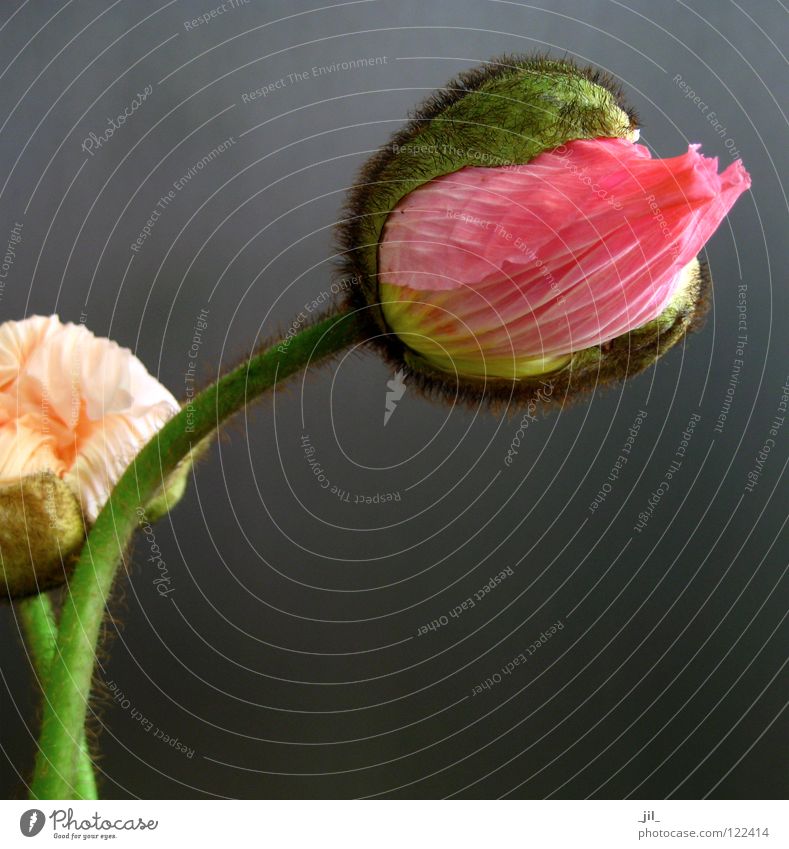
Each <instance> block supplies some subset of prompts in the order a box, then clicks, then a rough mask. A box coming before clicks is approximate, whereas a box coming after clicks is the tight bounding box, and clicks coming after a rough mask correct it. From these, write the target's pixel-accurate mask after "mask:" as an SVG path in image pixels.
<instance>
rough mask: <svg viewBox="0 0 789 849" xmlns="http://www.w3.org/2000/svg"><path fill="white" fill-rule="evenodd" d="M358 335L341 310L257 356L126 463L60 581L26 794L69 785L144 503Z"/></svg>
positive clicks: (53, 793)
mask: <svg viewBox="0 0 789 849" xmlns="http://www.w3.org/2000/svg"><path fill="white" fill-rule="evenodd" d="M363 338H364V331H363V328H362V325H361V323H360V322H359V321H358V320H357V318H356V316H355V314H353V313H351V312H341V313H337V314H335V315H331V316H329V317H328V318H325V319H324V320H323V321H321V322H319V323H318V324H315V325H314V326H312V327H308V328H307V329H305V330H302V331H301V332H300V333H298V334H296V335H295V336H292V337H291V338H290V339H288V340H286V341H283V342H280V343H279V344H278V345H274V346H272V347H271V348H268V349H267V350H265V351H263V352H262V353H259V354H256V355H255V356H253V357H252V358H251V359H250V360H249V361H248V362H246V363H244V364H243V365H241V366H239V367H238V368H236V369H235V370H234V371H232V372H230V373H229V374H227V375H225V376H224V377H222V378H221V379H220V380H218V381H217V382H216V383H215V384H213V385H212V386H209V387H208V389H206V390H204V391H203V392H201V393H200V394H199V395H196V396H195V397H194V398H193V399H192V401H191V402H190V404H189V405H188V406H187V407H186V408H184V409H183V410H181V412H180V413H178V414H177V415H176V416H174V417H173V418H172V419H170V420H169V421H168V422H167V423H166V424H165V425H164V427H162V429H161V430H160V431H159V432H158V433H157V434H156V436H154V437H153V439H151V441H150V442H148V444H147V445H146V446H145V447H144V448H143V449H142V451H140V453H139V454H138V455H137V457H136V458H135V459H134V460H133V461H132V463H131V464H130V465H129V467H128V468H127V469H126V471H125V472H124V473H123V476H122V477H121V479H120V480H119V481H118V483H117V485H116V486H115V489H114V490H113V491H112V494H111V495H110V498H109V500H108V501H107V503H106V504H105V506H104V508H103V510H102V511H101V513H100V514H99V516H98V518H97V519H96V523H95V524H94V525H93V528H92V529H91V531H90V534H89V535H88V538H87V540H86V542H85V546H84V548H83V549H82V553H81V555H80V559H79V562H78V563H77V566H76V569H75V571H74V574H73V576H72V578H71V580H70V581H69V585H68V590H69V591H68V594H67V596H66V600H65V603H64V606H63V612H62V615H61V618H60V630H59V634H58V645H57V652H56V654H55V656H54V657H53V658H52V666H51V671H50V675H49V676H48V680H47V687H46V692H45V698H44V713H43V719H42V723H41V736H40V739H39V748H38V755H37V757H36V768H35V773H34V775H33V782H32V786H31V790H30V795H31V798H33V799H69V798H72V797H73V795H74V794H75V793H76V791H77V781H76V775H77V764H78V762H79V757H80V740H81V734H82V730H83V726H84V722H85V714H86V711H87V706H88V697H89V694H90V686H91V678H92V675H93V666H94V661H95V656H96V644H97V641H98V636H99V630H100V627H101V622H102V619H103V617H104V609H105V605H106V601H107V597H108V595H109V592H110V589H111V587H112V582H113V579H114V578H115V573H116V571H117V568H118V564H119V562H120V560H121V558H122V556H123V552H124V551H125V549H126V546H127V545H128V543H129V540H130V539H131V537H132V534H133V533H134V530H135V528H137V526H138V524H139V523H140V521H141V520H142V521H144V520H145V507H146V505H147V504H148V502H149V501H150V499H151V498H152V496H154V494H155V493H156V491H157V490H158V489H159V488H160V487H161V485H162V482H163V481H164V480H165V478H166V477H167V475H168V474H170V473H171V472H172V471H173V470H174V469H175V467H176V465H177V464H178V463H179V462H180V461H181V460H182V459H183V458H184V457H186V456H188V455H189V454H190V452H191V451H192V449H193V448H194V447H196V446H197V444H198V443H199V442H200V440H201V439H203V438H204V437H206V436H208V435H209V434H210V433H212V432H213V431H214V430H215V429H216V428H217V427H219V425H220V424H221V423H222V422H223V421H224V420H225V419H227V418H228V417H229V416H231V415H233V413H236V412H238V411H239V410H240V409H242V408H243V407H244V405H245V404H247V403H248V402H249V401H251V400H252V399H254V398H256V397H257V396H258V395H260V394H261V393H262V392H264V391H265V390H266V389H268V388H270V387H271V386H273V385H274V384H275V383H276V382H278V381H279V380H282V379H283V378H285V377H288V376H289V375H292V374H294V373H295V372H297V371H300V370H302V369H303V368H305V367H306V366H308V365H309V364H310V363H314V362H317V361H319V360H322V359H323V358H325V357H328V356H330V355H331V354H334V353H336V352H338V351H341V350H343V349H344V348H346V347H348V346H349V345H351V344H353V343H354V342H358V341H361V340H362V339H363Z"/></svg>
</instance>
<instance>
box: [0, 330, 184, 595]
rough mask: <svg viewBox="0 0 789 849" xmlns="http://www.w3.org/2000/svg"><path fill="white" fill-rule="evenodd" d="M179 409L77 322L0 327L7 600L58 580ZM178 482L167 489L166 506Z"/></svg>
mask: <svg viewBox="0 0 789 849" xmlns="http://www.w3.org/2000/svg"><path fill="white" fill-rule="evenodd" d="M178 410H179V405H178V402H177V401H176V400H175V398H174V397H173V396H172V395H171V394H170V393H169V392H168V391H167V389H165V388H164V386H162V385H161V384H160V383H159V382H158V381H157V380H156V379H155V378H153V377H152V376H151V375H150V374H148V372H147V371H146V369H145V367H144V366H143V364H142V363H141V362H140V361H139V360H138V359H137V358H136V357H135V356H134V355H133V354H132V353H131V351H129V350H127V349H125V348H121V347H119V346H118V345H117V344H116V343H115V342H112V341H110V340H109V339H103V338H98V337H96V336H94V335H93V334H92V333H91V332H90V331H89V330H87V328H85V327H84V326H82V325H74V324H61V322H60V320H59V319H58V317H57V316H49V317H44V316H33V317H32V318H28V319H25V320H24V321H7V322H5V323H4V324H2V325H0V570H1V571H2V579H3V580H4V583H5V585H6V586H5V589H6V590H7V592H8V594H9V595H11V596H12V597H17V596H20V595H25V594H29V593H33V592H38V591H41V590H42V589H46V588H48V587H49V586H52V585H55V584H57V583H62V581H63V580H65V577H66V572H67V567H68V566H69V565H70V562H71V560H72V558H73V555H75V554H76V552H77V551H78V550H79V549H80V547H81V545H82V542H83V539H84V536H85V531H86V529H87V528H88V527H89V526H90V525H91V524H92V523H93V521H94V520H95V519H96V516H97V515H98V514H99V511H100V510H101V508H102V507H103V506H104V504H105V502H106V501H107V498H108V497H109V494H110V492H111V490H112V488H113V487H114V485H115V483H116V482H117V480H118V479H119V478H120V476H121V474H122V473H123V471H124V470H125V468H126V466H127V465H128V464H129V463H130V462H131V460H132V459H133V458H134V457H135V455H136V454H137V452H138V451H139V450H140V448H142V446H143V445H144V444H145V443H146V442H147V441H148V440H149V439H150V437H151V436H153V434H154V433H156V432H157V431H158V430H159V428H160V427H161V426H162V425H163V424H164V422H165V421H166V420H167V419H168V418H170V417H171V416H172V415H173V414H174V413H176V412H177V411H178ZM181 477H182V476H181V473H180V470H179V475H178V476H177V477H176V478H175V479H174V480H173V482H172V486H171V484H170V482H169V481H168V482H167V489H168V496H169V499H167V501H168V503H169V504H170V506H172V505H173V504H174V503H175V502H176V501H177V500H178V497H179V496H180V492H182V491H183V480H182V479H181ZM158 500H163V499H162V498H161V497H160V498H159V499H158ZM154 508H155V510H160V505H158V501H157V504H155V505H154ZM152 518H153V517H152Z"/></svg>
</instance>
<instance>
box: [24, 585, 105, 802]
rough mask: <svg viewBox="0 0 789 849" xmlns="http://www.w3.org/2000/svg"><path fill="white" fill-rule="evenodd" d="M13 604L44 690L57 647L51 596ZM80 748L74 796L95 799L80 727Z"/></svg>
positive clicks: (39, 596) (55, 623)
mask: <svg viewBox="0 0 789 849" xmlns="http://www.w3.org/2000/svg"><path fill="white" fill-rule="evenodd" d="M16 607H17V612H18V613H19V621H20V622H21V623H22V630H23V631H24V633H25V642H26V643H27V646H28V648H29V650H30V656H31V658H32V660H33V668H34V669H35V673H36V677H37V678H38V685H39V687H40V688H41V690H42V691H46V681H47V676H48V675H49V670H50V666H51V664H52V658H53V657H54V656H55V652H56V650H57V637H58V623H57V619H56V618H55V610H54V608H53V607H52V600H51V599H50V597H49V596H48V595H46V594H45V593H39V594H38V595H35V596H31V597H29V598H26V599H23V600H22V601H20V602H18V603H17V605H16ZM80 750H81V751H80V755H79V759H78V761H77V773H76V776H75V779H74V790H75V796H76V798H78V799H98V798H99V795H98V790H97V788H96V776H95V775H94V773H93V763H92V761H91V758H90V750H89V748H88V741H87V738H86V737H85V729H84V728H83V729H82V734H81V739H80Z"/></svg>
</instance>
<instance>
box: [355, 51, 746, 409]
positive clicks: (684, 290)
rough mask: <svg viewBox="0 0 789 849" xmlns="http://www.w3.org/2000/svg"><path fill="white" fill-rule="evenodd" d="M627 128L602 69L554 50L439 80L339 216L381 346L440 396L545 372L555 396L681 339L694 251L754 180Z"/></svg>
mask: <svg viewBox="0 0 789 849" xmlns="http://www.w3.org/2000/svg"><path fill="white" fill-rule="evenodd" d="M636 136H637V133H636V128H635V118H634V116H633V113H632V112H631V111H629V110H627V109H626V108H625V107H624V104H623V102H622V99H621V95H620V94H619V92H618V90H617V89H616V88H615V87H614V86H612V85H611V83H610V81H609V80H607V79H606V78H604V77H603V76H602V75H599V74H596V73H594V72H591V71H588V70H587V71H584V70H580V69H578V68H576V67H575V66H574V65H572V64H569V63H566V62H551V61H548V60H533V61H525V60H516V59H506V58H505V59H502V60H500V61H499V62H497V63H496V64H494V65H491V66H489V67H486V68H485V69H483V70H482V71H477V72H472V73H471V74H470V75H465V76H463V77H461V78H460V79H459V81H456V82H455V83H450V84H449V86H448V93H447V94H446V95H442V96H441V97H438V98H434V99H433V100H431V101H430V102H429V103H428V104H427V105H426V106H425V107H424V108H423V110H422V111H421V112H420V113H418V114H417V117H416V119H415V120H414V121H413V122H412V123H411V124H410V125H409V126H408V127H407V128H406V129H405V130H404V131H402V132H401V133H400V134H399V135H398V136H396V137H395V140H394V142H393V143H392V145H391V146H390V147H389V148H385V149H384V150H383V151H381V152H380V153H379V154H377V156H376V157H374V158H373V160H371V162H370V163H369V164H368V165H367V167H366V169H365V172H364V173H363V181H364V184H363V185H362V186H361V187H359V188H357V189H356V190H355V191H354V193H353V195H352V198H351V204H350V207H349V209H350V212H351V218H350V220H349V221H348V222H347V223H346V224H345V225H344V227H343V235H344V238H345V245H344V247H345V249H346V252H347V253H346V256H347V264H348V266H349V268H350V269H353V270H354V272H355V273H356V275H357V277H358V278H359V279H360V280H361V281H362V283H361V285H360V286H358V287H356V289H355V291H354V292H353V293H352V300H353V302H354V304H355V305H356V306H357V307H365V308H366V311H367V312H368V313H369V314H370V316H371V317H372V319H373V321H374V322H375V324H376V328H375V329H376V331H377V338H378V340H380V341H379V345H381V346H382V347H383V348H384V350H385V352H386V354H387V355H388V356H389V357H390V358H392V359H394V360H395V361H396V362H398V363H400V362H405V363H406V364H407V366H408V367H409V368H410V369H411V371H412V372H414V373H416V375H417V376H418V377H419V378H420V379H421V382H422V385H423V386H425V387H426V388H429V389H434V388H439V389H442V390H445V391H449V392H450V394H453V395H454V394H455V393H456V392H457V390H458V389H460V390H462V391H464V392H465V393H466V394H467V395H469V394H470V395H471V397H480V396H485V397H487V398H488V399H493V400H495V399H499V400H505V401H506V400H509V399H513V400H517V399H518V398H520V399H521V400H523V401H525V400H532V399H535V398H536V399H537V400H543V401H544V400H546V398H545V396H544V394H542V395H541V393H540V387H541V386H542V385H543V382H544V380H545V379H546V377H547V376H550V379H551V381H552V382H553V384H554V386H555V388H558V389H559V390H560V391H552V392H551V393H550V400H551V402H554V403H556V402H559V403H562V402H563V401H564V400H565V398H566V397H567V394H568V393H575V392H576V391H578V390H581V389H584V388H591V387H593V386H595V385H597V384H598V383H600V382H606V381H608V380H614V379H617V378H622V377H626V376H628V375H629V374H633V373H635V372H637V371H640V370H642V369H643V368H645V367H647V366H648V365H649V364H651V363H652V362H654V360H655V359H656V358H657V356H659V355H660V354H662V353H663V352H664V351H665V350H667V349H668V348H669V347H670V346H671V345H672V344H674V343H675V342H676V341H678V340H679V339H681V338H682V336H683V335H684V334H685V332H686V331H687V330H688V329H689V328H691V327H692V326H693V325H694V324H695V323H696V322H697V321H698V319H699V317H700V316H701V315H702V314H703V312H704V305H705V298H704V293H705V289H706V287H707V286H708V284H709V278H708V276H707V275H706V274H705V273H704V272H703V269H702V268H701V266H700V264H699V262H698V261H697V260H696V255H697V254H698V252H699V251H700V250H701V248H702V247H703V246H704V244H705V242H706V241H707V240H708V239H709V237H710V236H711V235H712V233H713V232H714V230H715V229H716V227H717V226H718V225H719V224H720V222H721V220H722V218H723V217H724V215H725V214H726V213H727V212H728V210H729V209H730V208H731V206H732V204H733V203H734V201H735V200H736V199H737V197H738V196H739V195H740V193H742V192H743V191H745V189H747V188H748V186H749V185H750V178H749V177H748V174H747V173H746V171H745V169H744V168H743V167H742V164H741V163H739V162H737V163H734V164H732V165H731V166H729V168H728V169H726V171H724V172H723V173H722V174H718V170H717V160H714V159H708V158H705V157H703V156H702V155H701V154H700V153H699V152H698V145H691V146H690V148H689V150H688V152H687V153H686V154H683V155H682V156H677V157H674V158H673V159H665V160H661V159H653V158H652V157H651V156H650V153H649V151H648V150H647V149H646V148H645V147H643V146H642V145H638V144H636V143H635V140H636ZM436 150H439V151H440V154H436V153H435V151H436ZM404 151H406V153H405V154H404V153H403V152H404ZM447 151H449V152H447ZM394 199H396V202H395V203H392V200H394ZM556 384H558V387H556ZM561 390H564V391H561Z"/></svg>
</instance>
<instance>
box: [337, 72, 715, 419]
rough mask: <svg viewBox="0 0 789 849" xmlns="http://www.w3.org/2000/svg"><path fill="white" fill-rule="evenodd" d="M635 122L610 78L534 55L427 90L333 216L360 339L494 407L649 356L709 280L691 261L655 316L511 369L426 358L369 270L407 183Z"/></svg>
mask: <svg viewBox="0 0 789 849" xmlns="http://www.w3.org/2000/svg"><path fill="white" fill-rule="evenodd" d="M637 127H638V119H637V116H636V113H635V112H634V110H633V109H632V108H630V107H629V106H628V105H627V104H626V102H625V100H624V96H623V94H622V90H621V88H620V86H619V85H618V84H617V83H616V82H615V81H614V79H613V78H612V77H610V76H609V75H608V74H606V73H603V72H601V71H599V70H596V69H593V68H584V67H579V66H578V65H576V64H575V63H574V62H572V61H568V60H566V59H562V60H557V59H551V58H549V57H547V56H544V55H538V56H535V57H521V56H507V55H505V56H501V57H498V58H496V59H493V60H491V61H489V62H486V63H485V64H484V65H482V66H481V67H479V68H475V69H472V70H470V71H465V72H463V73H461V74H460V75H459V76H458V77H456V78H455V79H453V80H452V81H450V82H449V83H447V85H446V86H445V87H444V88H442V89H440V90H439V91H437V92H436V93H434V94H433V95H431V96H430V97H429V98H428V99H427V100H426V101H425V102H424V103H423V104H422V105H421V106H420V107H419V108H418V109H417V110H416V111H415V112H414V114H413V117H412V118H411V120H410V121H409V122H408V123H407V124H406V125H405V126H404V127H403V128H402V129H401V130H399V131H398V132H396V133H395V134H394V135H393V136H392V138H391V140H390V142H389V143H388V144H386V145H385V146H384V147H382V148H381V149H380V150H379V151H378V152H377V153H376V154H374V155H373V156H372V157H371V158H370V159H369V160H368V161H367V162H366V163H365V165H364V166H363V168H362V170H361V172H360V175H359V178H358V180H357V182H356V184H355V185H354V186H353V187H352V189H351V190H350V192H349V195H348V199H347V203H346V206H345V209H344V214H343V217H342V220H341V221H340V223H339V225H338V255H339V257H340V273H341V274H342V276H343V278H344V279H348V280H353V281H355V282H354V283H353V285H352V286H350V287H349V288H348V289H347V290H346V298H345V300H346V303H347V305H348V306H349V307H350V308H352V309H355V310H357V311H358V315H359V317H360V320H362V321H364V322H365V323H366V325H367V337H368V340H369V344H371V345H372V346H374V347H375V348H376V349H377V350H378V351H379V353H381V354H382V355H383V356H384V358H385V359H386V360H387V361H388V362H389V363H390V364H391V366H392V367H393V368H394V369H395V370H396V371H397V370H400V369H404V370H405V375H406V378H407V380H408V381H409V383H411V384H413V385H414V386H415V387H416V388H418V389H421V390H422V391H423V392H424V393H425V394H427V395H428V396H432V397H436V398H439V399H444V400H448V401H451V402H458V401H460V402H465V403H467V404H470V405H472V406H476V405H478V404H479V403H481V402H485V403H488V404H489V405H491V406H493V407H494V408H499V409H506V408H517V407H520V406H522V405H524V404H528V403H531V402H537V403H538V404H543V405H563V404H565V403H568V402H569V401H572V400H574V399H575V398H576V397H577V396H578V395H579V394H581V393H583V392H585V391H588V390H593V389H595V388H596V387H598V386H602V385H603V384H609V383H612V382H618V381H620V380H622V379H624V378H625V377H628V376H631V375H633V374H636V373H638V372H639V371H642V370H643V369H645V368H647V367H648V366H649V365H651V364H652V363H654V362H655V360H656V359H657V358H658V357H659V356H661V355H662V354H663V353H664V352H665V351H666V350H668V348H670V347H671V346H672V345H674V344H675V343H676V342H678V341H679V340H680V339H682V338H683V336H684V335H685V334H686V333H687V332H688V331H689V330H692V329H694V328H696V327H697V326H698V325H699V323H700V320H701V318H702V316H703V315H704V312H705V309H706V303H707V295H708V293H709V290H710V278H709V274H708V273H707V270H706V268H705V267H703V266H702V264H700V263H699V262H698V261H696V260H694V261H693V262H691V263H689V264H688V265H687V266H686V267H685V268H684V269H683V272H682V285H681V286H678V291H677V293H676V294H677V296H676V297H675V298H674V299H673V300H672V302H671V303H670V304H668V306H667V307H666V308H665V310H664V311H663V312H662V313H661V314H660V315H659V316H658V317H657V318H655V319H654V320H652V321H649V322H648V323H646V324H644V325H642V326H641V327H637V328H633V329H630V330H629V332H627V333H624V334H622V335H620V336H618V337H617V338H613V339H610V340H606V341H605V342H603V343H602V344H599V345H595V346H593V347H589V348H585V349H583V350H580V351H575V352H573V353H572V354H571V355H568V358H567V362H566V364H565V365H564V366H563V367H561V368H558V369H555V370H553V371H546V372H543V373H540V374H535V375H526V376H518V377H517V378H510V377H498V376H491V375H490V374H486V375H485V376H483V377H479V376H478V375H472V374H463V373H460V372H459V370H456V371H455V372H454V373H452V372H450V371H445V370H442V369H441V368H436V366H435V363H431V362H429V361H428V360H426V359H425V358H424V357H422V356H421V355H420V354H419V353H418V352H416V351H414V350H412V349H411V348H410V347H409V345H408V344H407V343H406V342H405V341H404V339H403V338H402V336H401V335H398V333H397V332H395V331H394V330H393V329H392V327H391V326H390V325H389V323H388V322H387V320H386V317H385V311H384V309H383V308H382V300H386V299H385V298H382V293H381V286H380V285H379V284H381V283H384V282H387V281H383V280H381V276H380V270H379V261H380V251H379V249H380V246H381V243H382V242H383V239H384V227H385V225H386V224H387V218H389V216H390V213H392V211H393V210H394V209H395V207H396V206H397V205H398V203H399V202H400V201H401V200H403V199H404V198H405V197H406V196H407V195H409V194H410V193H412V192H415V191H416V190H418V189H420V187H423V186H426V184H434V183H435V181H437V180H439V179H440V178H442V177H444V176H445V175H449V174H453V173H455V172H457V171H460V170H461V169H464V168H467V167H468V166H476V167H481V168H490V169H491V170H493V169H496V168H501V167H508V166H521V165H526V164H527V163H529V162H531V160H533V159H534V158H535V157H537V156H539V155H540V154H541V153H545V152H547V151H552V150H555V149H556V148H559V147H560V146H562V145H566V143H568V142H573V141H575V140H583V139H612V138H613V139H617V138H618V139H623V140H628V141H634V140H635V137H636V130H637ZM535 212H536V213H537V214H539V212H540V211H539V209H537V210H535ZM579 214H581V215H582V213H579ZM677 279H679V275H677ZM614 280H616V276H615V275H614ZM546 382H550V385H551V387H552V391H551V392H550V393H546V392H545V384H546Z"/></svg>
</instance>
